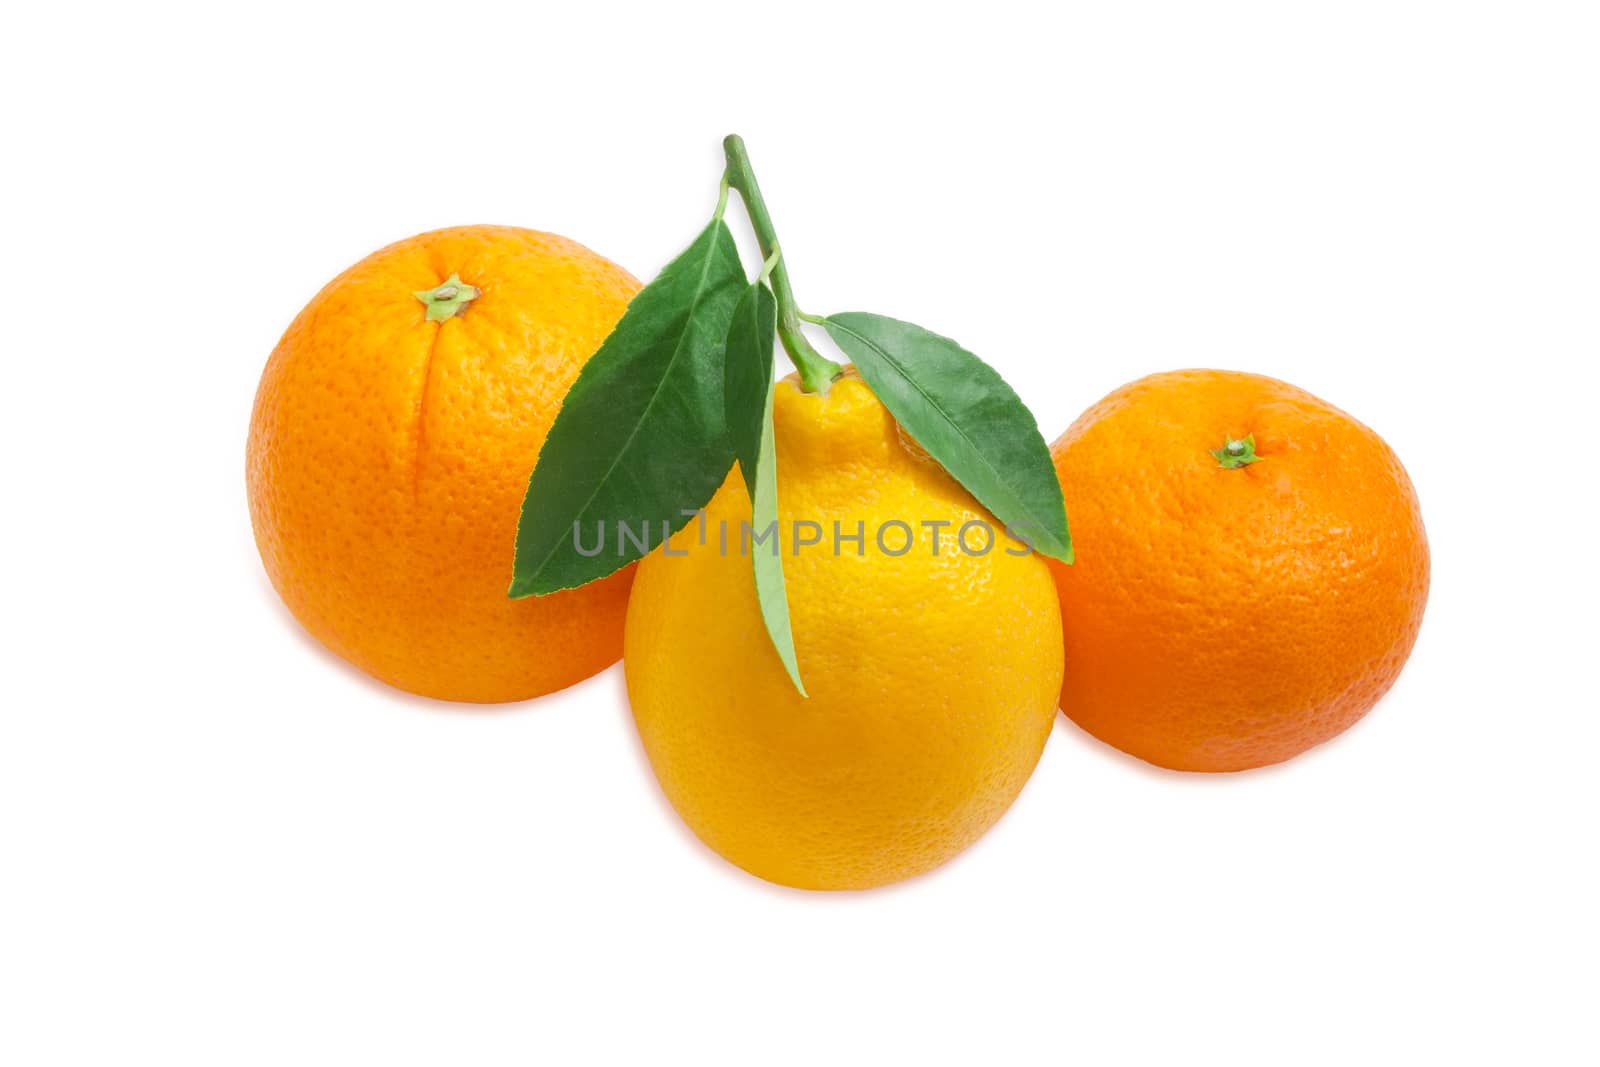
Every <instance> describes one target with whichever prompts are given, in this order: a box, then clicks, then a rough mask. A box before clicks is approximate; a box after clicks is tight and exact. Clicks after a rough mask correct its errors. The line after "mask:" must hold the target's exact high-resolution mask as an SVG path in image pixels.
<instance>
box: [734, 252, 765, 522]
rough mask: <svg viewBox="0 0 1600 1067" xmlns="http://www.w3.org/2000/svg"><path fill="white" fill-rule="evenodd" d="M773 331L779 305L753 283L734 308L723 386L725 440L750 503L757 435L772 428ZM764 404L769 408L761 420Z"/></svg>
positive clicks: (758, 444)
mask: <svg viewBox="0 0 1600 1067" xmlns="http://www.w3.org/2000/svg"><path fill="white" fill-rule="evenodd" d="M777 328H778V307H777V303H776V302H775V301H774V300H773V298H772V290H771V289H768V288H767V286H766V284H765V283H764V282H761V281H757V282H756V283H755V284H753V285H751V286H750V287H749V288H748V289H746V290H745V291H744V295H743V296H741V297H740V298H739V304H738V306H737V307H735V308H734V309H733V323H732V325H730V326H729V327H728V350H727V371H726V373H727V379H726V382H725V390H726V391H725V408H726V411H727V418H728V441H729V444H730V445H731V446H732V448H733V458H734V459H736V460H738V461H739V470H740V471H741V472H742V473H743V474H744V484H745V488H746V489H747V490H749V492H750V498H751V499H752V500H754V499H755V495H756V469H757V466H758V463H759V460H760V455H761V442H762V437H763V435H764V434H765V433H767V432H769V431H768V429H767V428H768V427H770V426H771V424H772V415H771V411H770V401H769V399H768V397H767V394H768V392H770V390H771V386H772V342H773V336H774V334H775V333H776V331H777ZM764 406H768V407H769V410H768V413H767V415H766V421H765V422H763V421H762V418H763V416H762V408H763V407H764Z"/></svg>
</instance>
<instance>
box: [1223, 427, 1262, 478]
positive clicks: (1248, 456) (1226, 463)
mask: <svg viewBox="0 0 1600 1067" xmlns="http://www.w3.org/2000/svg"><path fill="white" fill-rule="evenodd" d="M1211 454H1212V456H1214V457H1216V460H1217V466H1219V467H1221V468H1222V469H1223V470H1229V471H1231V470H1238V469H1239V468H1240V467H1247V466H1249V465H1250V464H1252V463H1257V462H1260V460H1261V457H1260V456H1258V455H1256V435H1255V434H1253V433H1252V434H1246V435H1245V436H1244V437H1230V438H1228V439H1227V440H1226V441H1224V442H1223V443H1222V447H1221V448H1217V449H1213V450H1212V452H1211Z"/></svg>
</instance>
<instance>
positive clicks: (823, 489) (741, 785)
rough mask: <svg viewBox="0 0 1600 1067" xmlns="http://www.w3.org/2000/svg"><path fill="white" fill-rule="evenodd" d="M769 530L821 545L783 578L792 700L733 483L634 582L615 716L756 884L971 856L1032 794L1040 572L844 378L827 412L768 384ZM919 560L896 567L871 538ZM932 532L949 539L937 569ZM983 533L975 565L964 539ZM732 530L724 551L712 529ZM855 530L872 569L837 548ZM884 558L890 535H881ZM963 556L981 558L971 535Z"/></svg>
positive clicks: (1042, 734) (838, 881) (904, 872)
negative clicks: (1024, 793)
mask: <svg viewBox="0 0 1600 1067" xmlns="http://www.w3.org/2000/svg"><path fill="white" fill-rule="evenodd" d="M773 408H774V410H773V418H774V426H775V433H776V444H777V463H778V468H777V469H778V507H779V521H780V529H782V530H785V531H788V530H791V529H792V528H793V523H794V522H795V521H796V520H805V521H811V522H816V523H818V524H820V525H821V527H822V530H823V543H822V544H820V545H815V546H807V547H805V548H802V549H801V551H800V554H799V555H794V554H792V538H790V537H789V535H788V534H787V533H785V554H784V558H783V566H784V573H785V578H786V581H787V587H788V598H789V611H790V619H791V621H792V625H793V629H794V637H795V647H796V650H797V653H798V657H799V664H800V671H801V675H802V677H803V679H804V681H805V685H806V688H807V690H808V692H809V693H810V698H809V699H805V698H802V697H801V696H800V695H799V694H798V693H797V692H796V691H795V689H794V686H793V685H792V683H791V682H790V680H789V678H788V676H787V674H786V673H785V672H784V668H783V665H782V663H781V661H780V660H779V658H778V656H777V653H776V652H775V651H774V650H773V648H772V645H771V642H770V640H769V638H768V636H767V633H766V631H765V629H764V628H763V624H762V620H761V615H760V612H759V609H758V607H757V603H756V594H755V583H754V579H753V577H752V574H751V562H750V559H749V558H748V557H747V556H744V555H741V554H740V553H739V551H738V538H739V532H740V527H739V523H740V522H741V521H743V522H748V521H749V518H750V503H749V498H748V496H747V495H746V492H745V487H744V481H743V478H742V476H741V475H740V473H739V471H738V470H737V468H735V470H734V471H733V472H732V473H731V474H730V476H729V478H728V480H727V481H726V483H725V484H724V485H723V486H722V488H721V489H720V490H719V491H718V493H717V494H716V496H715V497H714V498H713V500H712V502H711V504H710V505H709V506H708V508H707V510H706V521H705V525H704V530H705V543H704V544H701V543H700V536H701V534H700V531H701V529H702V527H701V526H700V524H698V523H691V524H690V525H689V526H687V527H686V528H685V529H684V530H683V531H681V532H680V533H679V534H678V535H677V536H676V537H675V538H674V539H673V541H672V543H671V546H670V547H671V549H672V551H673V552H683V553H686V555H684V556H681V557H679V556H673V555H666V554H664V553H662V552H661V551H660V550H658V551H657V552H656V553H654V554H652V555H651V556H649V557H647V558H646V559H645V560H644V561H643V562H642V563H641V564H640V569H639V575H638V578H637V580H636V581H635V584H634V591H633V596H632V600H631V602H630V604H629V609H628V627H627V637H626V655H625V657H624V669H625V671H626V673H627V680H628V695H629V698H630V701H631V703H632V706H633V714H634V719H635V722H636V723H637V725H638V728H639V735H640V737H641V739H642V740H643V742H644V748H645V751H646V753H647V754H648V755H649V758H650V763H651V765H652V767H653V768H654V769H655V773H656V776H657V778H658V779H659V781H660V783H661V786H662V788H663V790H664V791H665V792H666V795H667V797H668V799H669V800H670V801H671V802H672V804H673V806H674V807H675V808H676V809H677V811H678V813H679V814H680V815H681V816H682V817H683V819H684V821H685V822H686V823H688V825H689V826H690V828H691V829H693V830H694V832H695V833H696V834H697V835H698V836H699V837H700V838H701V839H702V840H703V841H705V842H706V843H707V844H708V845H710V846H711V847H712V848H713V849H715V850H716V851H717V852H719V853H720V854H721V855H723V856H724V857H726V858H727V859H728V860H730V861H732V862H733V863H735V864H737V865H739V866H740V867H743V868H744V869H745V870H747V871H750V872H751V873H753V874H756V875H758V876H760V877H762V878H765V879H768V880H769V881H773V882H777V883H780V884H783V885H788V886H796V887H801V888H807V889H860V888H866V887H870V886H876V885H883V884H885V883H889V882H895V881H899V880H901V879H904V878H908V877H911V876H913V875H916V874H920V873H922V872H924V871H927V870H929V869H931V868H933V867H936V866H938V865H939V864H941V863H943V862H944V861H946V860H948V859H949V858H950V857H952V856H954V855H956V854H957V853H958V852H960V851H961V850H962V849H964V848H966V847H967V846H968V845H969V844H971V843H972V842H973V841H975V840H976V839H977V838H978V837H979V836H980V835H981V834H982V833H983V832H984V831H985V830H986V829H988V828H989V826H991V825H992V824H993V823H994V822H995V820H996V819H998V818H999V817H1000V815H1001V814H1002V813H1003V812H1004V811H1005V810H1006V808H1007V807H1009V806H1010V804H1011V802H1012V801H1013V800H1014V799H1015V797H1016V796H1017V794H1018V792H1019V791H1020V790H1021V789H1022V786H1023V784H1024V783H1025V782H1026V781H1027V779H1028V776H1029V774H1031V773H1032V771H1033V768H1034V766H1035V764H1036V763H1037V761H1038V759H1039V754H1040V752H1041V751H1042V750H1043V747H1044V743H1045V740H1046V738H1047V737H1048V735H1049V732H1050V728H1051V724H1052V722H1053V721H1054V718H1055V708H1056V698H1057V693H1058V691H1059V687H1060V680H1061V674H1060V671H1061V651H1060V650H1061V620H1060V611H1059V608H1058V605H1057V602H1056V596H1055V589H1054V586H1053V584H1052V583H1051V580H1050V574H1049V569H1048V568H1047V567H1046V566H1045V565H1044V562H1043V560H1042V558H1041V557H1038V556H1035V555H1011V554H1009V553H1008V552H1007V551H1006V550H1007V548H1010V549H1012V550H1014V551H1020V546H1018V545H1017V544H1016V543H1015V542H1012V541H1009V540H1007V539H1006V538H1005V536H1004V533H1003V531H1002V530H999V528H998V527H997V526H996V525H995V524H994V520H993V518H992V517H991V516H990V515H989V514H988V512H986V511H984V510H983V509H982V507H980V506H979V505H978V503H977V502H976V501H975V500H973V499H972V497H971V496H970V495H969V494H968V493H967V492H966V491H965V490H964V489H962V488H961V487H960V486H959V485H958V484H957V483H956V482H955V481H954V480H953V479H952V478H951V477H950V476H949V475H948V474H946V473H945V472H944V471H943V470H942V469H941V468H939V467H938V466H937V465H936V464H934V463H933V462H932V461H931V460H929V459H927V458H926V457H925V456H923V455H919V454H918V453H917V452H915V451H913V450H911V449H909V448H907V447H906V445H905V443H904V441H903V439H902V437H901V435H900V434H899V432H898V428H897V426H896V424H895V422H894V420H893V419H892V418H891V417H890V416H889V414H888V412H887V411H886V410H885V409H884V408H883V406H882V405H881V404H880V403H879V402H878V400H877V398H876V397H875V396H873V395H872V393H871V391H870V390H868V388H867V387H866V385H865V383H863V382H861V381H860V380H859V379H858V378H856V377H854V376H853V375H847V376H846V377H844V378H842V379H840V380H839V381H837V382H835V383H834V384H833V386H832V388H831V389H830V390H829V391H828V393H827V394H826V395H825V396H819V395H813V394H806V393H803V392H801V391H800V389H799V388H798V387H797V385H796V383H795V382H794V381H793V379H792V378H791V379H788V380H785V381H782V382H779V383H778V386H777V392H776V394H775V397H774V404H773ZM891 520H899V521H903V522H906V523H909V524H910V525H912V526H913V527H917V534H918V537H919V541H918V542H917V545H916V546H915V547H913V548H912V550H911V551H909V552H906V553H905V554H904V555H900V556H894V555H890V554H888V553H886V552H884V551H882V550H881V548H880V546H879V545H878V544H877V538H876V532H877V531H878V530H879V528H880V526H882V524H884V523H886V522H889V521H891ZM924 520H930V521H937V520H944V521H947V522H948V523H949V524H950V525H949V526H948V527H946V528H945V532H944V535H943V538H942V540H941V552H940V554H939V555H938V556H934V555H933V554H932V551H931V545H930V540H929V537H928V532H927V531H926V530H925V529H922V528H921V527H920V526H919V524H920V523H922V522H923V521H924ZM973 521H976V522H982V523H985V524H989V525H990V527H991V528H994V529H996V530H997V533H998V537H997V540H996V543H995V546H994V547H993V549H992V550H990V551H988V552H987V553H985V554H982V555H968V554H965V553H963V552H961V551H960V550H959V548H957V547H956V545H955V543H954V538H955V536H956V534H957V531H958V530H959V528H960V527H961V526H962V525H963V524H964V523H967V522H973ZM723 522H727V523H728V524H729V529H730V550H729V551H728V552H727V553H726V554H724V553H723V552H722V551H721V548H720V544H719V541H720V536H719V528H720V526H721V524H722V523H723ZM835 522H838V523H839V524H840V531H841V532H842V533H844V534H847V535H848V534H852V533H854V532H855V530H856V528H857V524H858V523H862V524H864V530H865V539H864V542H865V544H864V554H862V555H857V554H856V549H855V547H854V544H853V542H841V547H842V551H841V552H840V554H838V555H835V554H834V548H835V542H834V539H833V523H835ZM885 537H886V544H887V547H888V548H889V549H890V550H891V551H893V550H898V549H899V548H900V547H901V545H902V542H903V535H902V534H901V533H900V532H899V530H898V529H897V528H889V530H888V532H887V533H886V534H885ZM968 543H969V545H970V546H971V547H972V548H973V549H974V550H976V549H978V548H979V547H981V541H980V539H979V537H978V532H977V528H976V527H974V528H973V529H972V530H969V534H968Z"/></svg>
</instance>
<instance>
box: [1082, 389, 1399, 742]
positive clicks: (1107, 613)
mask: <svg viewBox="0 0 1600 1067" xmlns="http://www.w3.org/2000/svg"><path fill="white" fill-rule="evenodd" d="M1051 453H1052V454H1053V455H1054V457H1055V462H1056V470H1057V472H1058V473H1059V474H1060V476H1061V484H1062V488H1063V491H1064V493H1065V495H1066V502H1067V513H1068V514H1069V515H1071V516H1072V535H1073V542H1074V547H1075V548H1076V551H1077V562H1076V563H1075V564H1074V565H1073V566H1070V567H1066V566H1059V565H1056V566H1053V567H1052V571H1053V573H1054V574H1055V578H1056V586H1057V589H1058V591H1059V592H1060V594H1061V610H1062V623H1063V629H1064V635H1065V636H1064V645H1065V650H1066V663H1065V673H1064V676H1063V682H1062V687H1061V707H1062V710H1063V711H1065V712H1066V714H1067V715H1068V716H1069V717H1071V718H1072V720H1073V721H1074V722H1076V723H1077V724H1078V725H1080V726H1082V727H1083V728H1084V729H1085V730H1087V731H1089V732H1090V733H1091V734H1093V735H1094V736H1096V737H1098V738H1100V739H1101V740H1102V741H1105V742H1107V743H1109V744H1112V745H1115V746H1116V747H1117V748H1120V749H1122V750H1123V751H1125V752H1129V753H1131V754H1133V755H1135V756H1138V757H1139V758H1140V759H1144V760H1148V761H1149V762H1151V763H1154V764H1157V765H1159V766H1162V767H1171V768H1175V769H1178V770H1187V771H1237V770H1244V769H1246V768H1250V767H1260V766H1264V765H1266V764H1269V763H1278V762H1280V761H1282V760H1286V759H1289V758H1290V757H1292V756H1295V755H1298V754H1299V753H1301V752H1304V751H1305V750H1306V749H1308V748H1310V747H1312V746H1313V745H1316V744H1319V743H1321V742H1323V741H1326V740H1327V739H1328V738H1330V737H1333V736H1334V735H1335V734H1338V733H1339V732H1341V731H1342V730H1344V729H1345V728H1347V727H1348V726H1350V725H1351V724H1352V723H1354V722H1355V721H1356V720H1357V719H1359V718H1361V716H1362V715H1364V714H1366V712H1367V710H1368V709H1369V708H1371V707H1372V705H1373V704H1374V703H1376V702H1377V700H1378V698H1379V697H1381V696H1382V695H1383V694H1384V693H1385V692H1386V691H1387V690H1388V689H1389V687H1390V686H1391V685H1392V684H1393V683H1394V680H1395V677H1396V676H1397V675H1398V674H1399V673H1400V668H1401V667H1402V666H1403V665H1404V664H1405V661H1406V657H1407V656H1408V655H1409V654H1410V652H1411V647H1412V644H1413V643H1414V642H1415V641H1416V637H1417V629H1418V627H1419V626H1420V625H1421V623H1422V611H1423V605H1424V604H1425V603H1426V601H1427V597H1428V541H1427V537H1426V535H1425V533H1424V532H1423V528H1422V513H1421V511H1420V510H1419V509H1418V506H1417V496H1416V493H1415V491H1414V490H1413V489H1412V486H1411V480H1410V478H1408V477H1407V475H1406V471H1405V468H1404V467H1402V466H1401V465H1400V460H1399V459H1398V458H1396V456H1395V454H1394V452H1393V451H1391V450H1390V448H1389V446H1388V445H1387V444H1385V443H1384V441H1383V439H1382V438H1380V437H1379V436H1378V435H1377V434H1376V433H1374V432H1373V431H1372V430H1370V429H1368V428H1367V427H1366V426H1363V425H1362V424H1361V423H1359V422H1357V421H1356V420H1355V419H1353V418H1351V417H1350V416H1349V415H1347V414H1345V413H1344V412H1343V411H1340V410H1339V409H1338V408H1336V407H1334V406H1332V405H1331V404H1328V403H1325V402H1324V401H1322V400H1319V399H1317V398H1316V397H1314V396H1312V395H1311V394H1310V393H1307V392H1305V391H1304V390H1302V389H1297V388H1295V387H1294V386H1292V385H1288V384H1286V383H1284V382H1280V381H1276V380H1275V379H1272V378H1266V377H1262V376H1260V375H1255V374H1242V373H1236V372H1230V371H1215V370H1190V371H1177V372H1172V373H1167V374H1157V375H1153V376H1151V377H1148V378H1143V379H1141V380H1139V381H1136V382H1133V383H1132V384H1129V385H1125V386H1123V387H1122V388H1120V389H1118V390H1116V391H1115V392H1113V393H1112V394H1111V395H1110V396H1107V397H1106V398H1105V399H1104V400H1101V401H1100V402H1099V403H1098V404H1096V405H1094V406H1093V407H1092V408H1090V409H1089V410H1088V411H1086V412H1084V413H1083V415H1082V416H1080V417H1079V419H1078V420H1077V421H1076V422H1075V423H1073V424H1072V426H1071V427H1070V428H1069V429H1068V430H1067V432H1066V433H1065V434H1063V435H1062V436H1061V438H1060V439H1059V440H1058V441H1056V443H1055V444H1054V445H1053V446H1052V447H1051Z"/></svg>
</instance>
